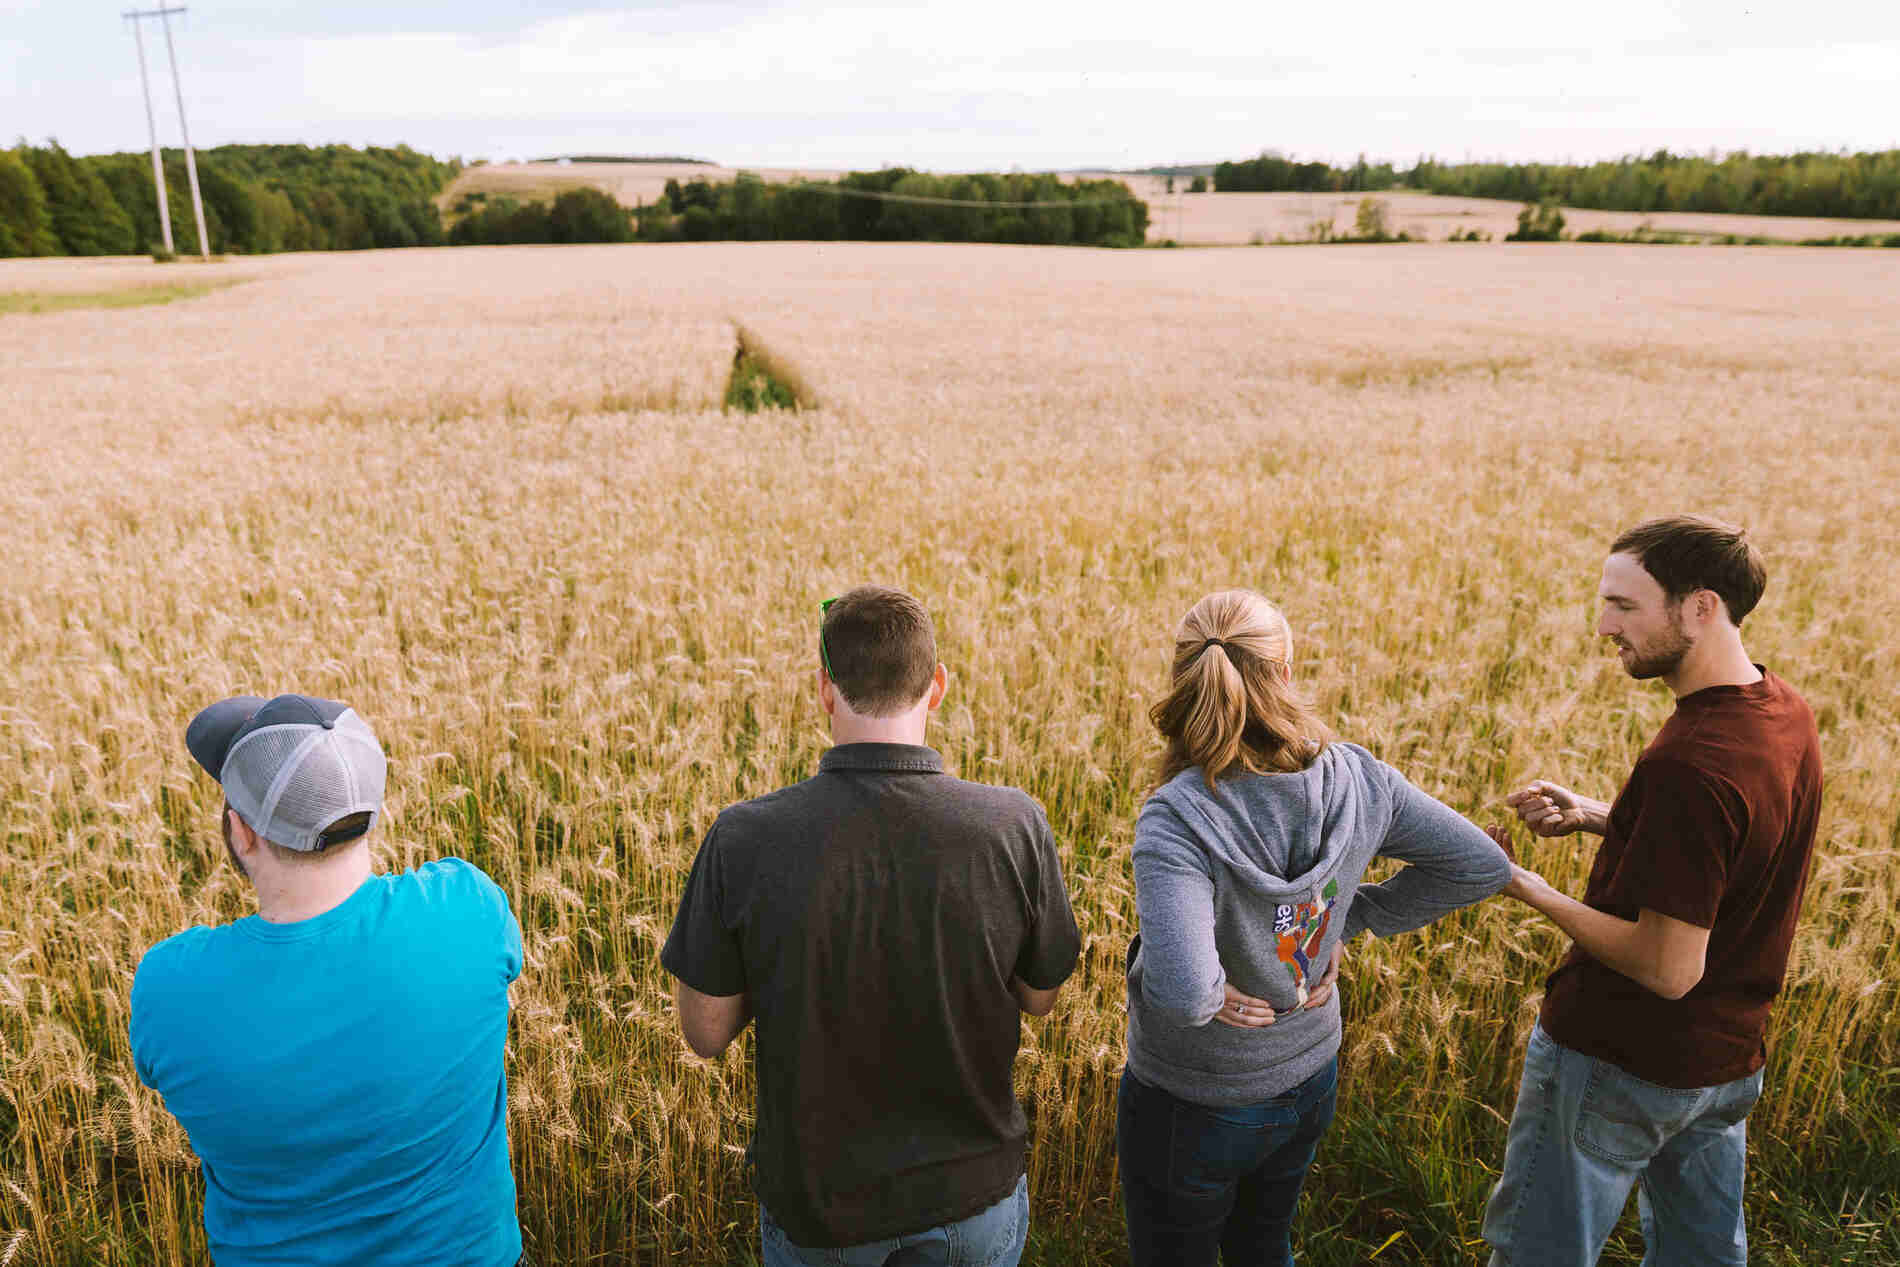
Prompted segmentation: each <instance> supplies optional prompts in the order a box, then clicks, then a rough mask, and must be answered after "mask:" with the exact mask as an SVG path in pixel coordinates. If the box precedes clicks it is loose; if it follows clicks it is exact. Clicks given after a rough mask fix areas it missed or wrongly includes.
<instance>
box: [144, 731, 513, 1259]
mask: <svg viewBox="0 0 1900 1267" xmlns="http://www.w3.org/2000/svg"><path fill="white" fill-rule="evenodd" d="M185 745H186V747H187V748H189V749H190V751H191V755H192V756H193V757H194V758H196V759H197V761H198V763H199V764H200V765H202V766H203V767H204V768H205V769H206V770H207V771H208V772H210V774H211V776H212V777H213V778H215V779H217V780H218V782H219V783H220V784H221V785H222V786H223V788H224V796H225V805H224V810H223V815H222V818H223V831H224V843H225V848H226V849H227V850H228V851H229V853H230V855H231V860H232V862H233V863H235V864H236V865H237V867H238V869H239V870H240V871H242V872H243V873H244V875H245V876H246V877H248V878H249V879H250V881H251V883H252V885H253V886H255V888H256V890H257V914H256V915H252V916H248V917H246V918H244V919H241V920H238V921H237V922H236V923H233V924H226V925H224V926H222V927H217V928H207V927H203V926H200V927H197V928H191V929H187V930H186V931H184V932H182V933H179V934H178V935H177V936H175V937H168V938H166V939H165V940H164V941H162V942H160V943H159V944H158V945H156V946H154V947H152V948H151V949H150V950H149V951H147V952H146V954H145V957H144V959H143V960H142V961H140V963H139V969H138V976H137V978H136V980H135V981H134V982H133V985H132V1020H131V1038H132V1056H133V1060H134V1062H135V1063H136V1064H137V1067H138V1074H139V1078H140V1079H141V1080H142V1081H143V1082H144V1083H145V1084H146V1085H147V1086H149V1087H151V1088H152V1089H153V1090H155V1091H157V1092H158V1093H159V1094H161V1095H163V1096H164V1097H165V1107H166V1108H168V1109H170V1110H171V1112H172V1113H173V1114H174V1115H175V1116H176V1117H177V1118H178V1120H179V1122H180V1123H182V1124H183V1125H184V1127H185V1130H186V1131H187V1132H188V1133H189V1134H190V1136H191V1146H192V1148H193V1150H194V1151H196V1152H197V1154H198V1157H199V1160H200V1161H202V1162H203V1163H204V1178H205V1235H206V1238H207V1240H208V1241H209V1244H210V1249H211V1256H212V1258H213V1259H214V1260H215V1261H216V1263H217V1264H218V1267H253V1265H262V1264H271V1265H273V1267H276V1265H288V1264H319V1263H322V1264H329V1263H351V1264H361V1265H363V1267H369V1265H377V1267H382V1265H394V1264H401V1265H402V1267H422V1265H425V1264H426V1265H429V1267H434V1265H437V1264H442V1265H447V1264H457V1265H458V1267H460V1265H463V1264H468V1265H472V1267H507V1265H508V1264H513V1263H515V1262H516V1261H517V1260H518V1259H519V1258H520V1257H521V1228H520V1225H519V1224H518V1223H517V1222H516V1219H515V1184H514V1176H513V1174H512V1173H511V1172H510V1170H509V1167H508V1131H507V1109H508V1083H507V1077H506V1074H505V1073H504V1072H503V1068H502V1048H503V1045H504V1043H505V1042H506V1039H507V1035H508V984H509V983H510V982H511V981H513V980H514V979H515V977H517V976H518V975H520V972H521V929H520V926H519V925H517V924H516V923H515V918H514V915H513V914H512V913H511V912H510V911H509V909H508V899H507V896H506V895H505V894H503V893H502V891H501V890H500V889H499V888H497V887H496V886H495V884H494V882H493V881H492V880H490V879H489V878H488V877H487V876H486V875H484V874H483V873H482V872H481V871H480V870H479V869H478V868H476V867H473V866H471V865H470V864H468V863H466V862H463V861H462V860H460V859H458V858H445V859H442V860H440V861H436V862H431V863H427V864H425V865H424V866H421V867H418V868H417V869H416V870H414V871H406V872H404V873H402V874H401V875H373V874H371V871H370V854H369V843H368V839H367V837H368V834H369V831H370V829H371V828H372V827H374V826H375V825H376V820H377V819H378V818H379V817H380V816H381V812H382V802H383V782H384V773H385V770H384V761H383V751H382V747H381V745H380V744H379V743H378V742H377V740H376V736H375V735H374V734H373V733H371V731H370V728H369V726H368V725H367V724H365V723H364V722H363V720H362V719H361V718H360V717H358V716H357V715H356V713H355V712H354V711H352V710H351V709H350V708H348V707H347V706H345V705H343V704H338V703H335V702H333V701H330V700H320V699H312V698H309V697H307V696H302V695H279V696H278V697H276V698H275V699H272V700H269V701H265V700H262V699H259V698H256V697H254V696H239V697H237V698H234V699H227V700H224V701H222V702H220V703H217V704H214V705H212V706H211V707H210V708H207V709H205V710H204V711H203V712H201V713H199V714H198V715H197V717H195V718H193V719H192V722H191V725H190V727H189V728H188V729H187V730H186V732H185Z"/></svg>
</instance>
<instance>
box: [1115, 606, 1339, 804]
mask: <svg viewBox="0 0 1900 1267" xmlns="http://www.w3.org/2000/svg"><path fill="white" fill-rule="evenodd" d="M1292 661H1293V631H1292V629H1291V627H1289V626H1288V624H1287V621H1286V617H1285V616H1283V615H1282V614H1281V613H1280V610H1279V609H1278V608H1276V607H1275V606H1274V605H1273V604H1272V603H1270V602H1268V601H1267V600H1266V599H1265V598H1263V597H1262V596H1261V595H1259V594H1256V593H1254V592H1253V591H1252V590H1221V591H1219V592H1217V593H1213V594H1209V595H1208V596H1207V597H1206V598H1203V599H1202V600H1201V601H1200V602H1198V603H1196V604H1194V606H1193V607H1192V608H1191V609H1190V610H1189V611H1188V614H1187V616H1186V617H1185V618H1184V619H1183V620H1182V621H1181V627H1180V629H1179V630H1178V631H1177V632H1176V633H1175V636H1174V663H1173V668H1172V672H1171V673H1170V684H1169V689H1168V693H1167V694H1166V695H1164V696H1163V697H1162V698H1161V699H1159V700H1157V701H1156V702H1155V704H1154V706H1153V707H1152V708H1150V709H1149V710H1148V716H1149V719H1150V720H1151V721H1153V722H1154V725H1155V729H1156V730H1158V731H1159V732H1161V738H1162V740H1163V742H1165V743H1166V744H1167V750H1166V752H1164V753H1163V755H1162V758H1161V765H1160V770H1159V779H1158V782H1161V783H1165V782H1167V781H1168V780H1169V779H1171V778H1173V777H1174V776H1175V775H1177V774H1179V773H1181V771H1183V770H1186V769H1190V768H1192V767H1195V766H1199V767H1200V770H1201V776H1202V777H1203V778H1204V779H1206V781H1207V786H1208V789H1209V790H1210V791H1211V790H1212V789H1213V787H1214V780H1216V779H1218V778H1220V777H1221V776H1222V775H1223V774H1226V773H1228V772H1230V771H1232V770H1234V769H1236V768H1238V769H1241V770H1246V771H1249V772H1251V773H1254V774H1271V773H1291V772H1293V771H1295V770H1304V769H1305V768H1306V767H1307V766H1308V765H1310V764H1312V761H1313V758H1314V757H1316V756H1318V755H1319V753H1320V751H1321V749H1323V748H1324V747H1325V746H1326V744H1327V743H1328V742H1329V741H1330V740H1331V739H1332V734H1331V732H1330V731H1328V730H1327V728H1326V726H1325V724H1324V723H1322V722H1321V721H1320V720H1319V718H1318V717H1317V716H1316V715H1315V714H1314V712H1313V708H1312V705H1311V704H1310V703H1308V702H1307V700H1306V699H1305V697H1304V696H1303V695H1302V694H1301V693H1300V692H1299V691H1298V690H1297V689H1295V687H1294V686H1293V680H1292V672H1291V668H1292Z"/></svg>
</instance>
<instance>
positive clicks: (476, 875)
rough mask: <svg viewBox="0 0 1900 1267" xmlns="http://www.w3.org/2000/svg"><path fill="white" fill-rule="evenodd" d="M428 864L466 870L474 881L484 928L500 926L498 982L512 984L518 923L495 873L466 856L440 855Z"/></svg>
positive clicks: (517, 968) (518, 953)
mask: <svg viewBox="0 0 1900 1267" xmlns="http://www.w3.org/2000/svg"><path fill="white" fill-rule="evenodd" d="M429 865H430V866H432V867H441V868H444V869H445V871H446V873H449V874H455V873H461V874H465V875H466V876H468V877H469V878H470V879H471V880H472V881H473V882H474V885H475V891H476V894H477V901H478V904H479V907H480V908H485V909H486V910H487V911H488V912H489V916H488V917H487V918H486V919H485V920H484V921H483V926H484V928H489V927H494V926H495V925H497V924H498V925H499V926H500V927H499V929H498V931H499V932H500V934H501V937H500V939H499V940H500V945H499V950H500V952H501V982H502V984H503V985H510V984H512V983H513V982H514V980H515V978H517V977H519V976H520V975H521V963H522V959H523V953H522V946H521V923H520V921H518V920H517V919H515V913H514V908H513V907H512V906H510V905H509V902H508V894H507V891H506V890H504V889H503V888H502V887H501V886H500V885H499V884H497V883H495V877H493V876H491V875H489V874H488V872H486V871H484V870H482V869H481V868H480V867H478V866H476V865H475V864H474V863H472V862H470V861H469V860H468V859H466V858H443V859H441V860H440V861H438V862H434V863H431V864H429ZM485 944H488V943H485Z"/></svg>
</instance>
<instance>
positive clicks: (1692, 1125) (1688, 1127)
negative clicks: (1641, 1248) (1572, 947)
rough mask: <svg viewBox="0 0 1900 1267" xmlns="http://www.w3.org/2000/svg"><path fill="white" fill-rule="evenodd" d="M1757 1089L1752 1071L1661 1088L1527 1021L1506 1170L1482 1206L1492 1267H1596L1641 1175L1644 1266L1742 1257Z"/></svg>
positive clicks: (1711, 1264)
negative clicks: (1708, 1083)
mask: <svg viewBox="0 0 1900 1267" xmlns="http://www.w3.org/2000/svg"><path fill="white" fill-rule="evenodd" d="M1658 1040H1659V1041H1665V1042H1666V1041H1668V1038H1667V1036H1666V1035H1658ZM1760 1097H1761V1072H1760V1071H1759V1070H1757V1071H1756V1072H1754V1073H1752V1074H1750V1075H1749V1076H1748V1077H1746V1078H1738V1079H1736V1080H1735V1081H1734V1082H1725V1083H1723V1084H1722V1085H1720V1086H1714V1087H1698V1088H1695V1089H1693V1090H1686V1091H1685V1090H1678V1089H1677V1088H1674V1087H1659V1086H1657V1085H1656V1084H1655V1083H1653V1082H1645V1081H1643V1080H1642V1079H1641V1078H1637V1077H1633V1076H1632V1075H1630V1074H1627V1073H1624V1072H1623V1071H1622V1070H1621V1069H1619V1068H1617V1067H1616V1066H1615V1065H1612V1064H1610V1063H1608V1062H1607V1061H1602V1060H1596V1059H1594V1058H1592V1057H1590V1056H1586V1055H1584V1054H1583V1053H1581V1052H1575V1051H1572V1050H1570V1049H1569V1048H1568V1047H1564V1046H1561V1045H1559V1044H1558V1043H1557V1042H1556V1041H1554V1040H1553V1039H1552V1038H1551V1037H1550V1036H1549V1035H1548V1034H1546V1033H1544V1030H1543V1027H1542V1026H1541V1025H1540V1026H1537V1027H1536V1028H1534V1029H1532V1030H1531V1040H1530V1045H1529V1046H1528V1047H1527V1048H1526V1049H1525V1052H1524V1081H1523V1083H1522V1084H1521V1085H1520V1086H1519V1087H1518V1092H1517V1108H1516V1109H1515V1110H1514V1111H1513V1112H1512V1113H1511V1132H1510V1138H1509V1140H1508V1142H1507V1143H1506V1144H1505V1149H1504V1173H1503V1175H1502V1176H1501V1177H1500V1178H1499V1180H1498V1184H1497V1187H1495V1188H1493V1189H1492V1190H1491V1200H1490V1202H1489V1204H1487V1205H1486V1207H1485V1211H1484V1239H1485V1240H1487V1241H1489V1242H1490V1243H1491V1249H1492V1251H1493V1252H1492V1255H1491V1267H1591V1265H1592V1264H1594V1263H1595V1262H1596V1260H1597V1255H1598V1254H1600V1253H1602V1251H1603V1244H1604V1242H1605V1241H1607V1240H1609V1238H1610V1233H1611V1232H1612V1231H1614V1230H1615V1229H1616V1221H1617V1219H1619V1218H1620V1217H1622V1214H1623V1207H1624V1205H1625V1204H1627V1202H1628V1200H1629V1194H1630V1188H1631V1186H1632V1185H1634V1184H1636V1183H1638V1182H1639V1181H1640V1183H1641V1185H1642V1187H1641V1189H1640V1191H1639V1192H1638V1193H1637V1198H1636V1203H1637V1210H1638V1212H1639V1213H1640V1215H1641V1217H1642V1221H1643V1242H1644V1244H1645V1245H1646V1246H1647V1250H1648V1252H1647V1253H1645V1254H1644V1256H1643V1265H1644V1267H1688V1265H1690V1264H1694V1267H1728V1265H1730V1264H1735V1265H1737V1267H1739V1265H1740V1264H1745V1263H1747V1261H1748V1234H1747V1232H1746V1231H1745V1230H1744V1229H1743V1225H1742V1175H1743V1170H1744V1167H1745V1160H1746V1156H1747V1147H1748V1111H1749V1110H1750V1109H1751V1108H1753V1107H1754V1106H1755V1101H1756V1100H1757V1099H1759V1098H1760Z"/></svg>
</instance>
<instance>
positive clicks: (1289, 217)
mask: <svg viewBox="0 0 1900 1267" xmlns="http://www.w3.org/2000/svg"><path fill="white" fill-rule="evenodd" d="M1126 179H1127V180H1128V183H1129V186H1130V188H1132V189H1134V190H1135V193H1136V195H1137V196H1138V197H1140V198H1142V199H1144V200H1145V201H1147V203H1148V239H1149V241H1159V240H1161V239H1163V238H1173V239H1175V240H1176V241H1178V242H1180V243H1182V244H1183V245H1187V246H1238V245H1242V244H1246V243H1251V242H1255V241H1259V242H1272V241H1273V240H1274V239H1275V238H1285V239H1288V240H1290V241H1299V240H1302V239H1305V238H1308V237H1311V236H1312V226H1313V224H1314V222H1315V221H1322V222H1324V223H1326V224H1327V225H1328V226H1329V230H1330V231H1331V232H1332V233H1335V234H1348V233H1351V232H1352V231H1353V217H1354V216H1355V215H1356V214H1357V212H1358V209H1359V202H1360V200H1361V199H1363V198H1376V199H1377V200H1379V201H1380V202H1382V203H1384V204H1385V205H1386V219H1387V222H1388V224H1389V225H1390V227H1391V231H1392V232H1393V233H1398V232H1400V231H1404V232H1405V233H1407V234H1410V235H1411V236H1412V237H1414V238H1419V239H1422V240H1424V241H1427V242H1442V241H1444V240H1445V239H1446V238H1448V237H1450V236H1451V235H1452V234H1453V233H1465V232H1468V231H1470V230H1472V229H1477V230H1479V231H1480V232H1483V233H1488V234H1490V235H1491V238H1492V240H1493V241H1500V242H1501V241H1503V239H1504V235H1505V234H1507V233H1511V232H1513V231H1514V230H1516V228H1517V213H1518V212H1519V211H1521V210H1522V209H1523V207H1524V204H1523V203H1521V202H1509V201H1504V200H1501V199H1496V198H1445V197H1439V196H1437V195H1435V194H1415V193H1405V192H1401V191H1381V192H1375V193H1368V194H1213V193H1209V194H1190V193H1185V192H1177V193H1174V194H1169V193H1168V192H1167V191H1166V185H1165V184H1164V182H1162V181H1160V180H1158V179H1156V178H1154V177H1144V178H1132V177H1131V178H1126ZM1185 188H1186V182H1185V181H1178V182H1176V189H1177V190H1178V191H1179V190H1185ZM1563 212H1564V229H1565V231H1566V232H1568V233H1572V234H1577V233H1588V232H1590V231H1591V230H1593V229H1608V230H1612V231H1614V232H1617V233H1629V232H1631V231H1633V230H1635V229H1637V228H1644V227H1646V228H1650V229H1656V230H1660V231H1665V232H1674V233H1684V234H1690V235H1700V236H1706V237H1708V238H1711V239H1713V238H1720V237H1723V236H1726V235H1729V234H1733V235H1735V236H1736V237H1743V238H1746V237H1769V238H1779V239H1782V240H1785V241H1799V240H1801V239H1804V238H1827V237H1859V236H1861V235H1863V234H1876V233H1900V220H1821V219H1811V218H1801V217H1794V216H1734V215H1713V214H1701V213H1697V212H1687V211H1591V210H1585V209H1580V208H1575V207H1565V208H1564V209H1563Z"/></svg>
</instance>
